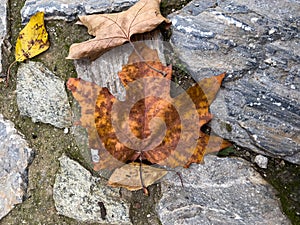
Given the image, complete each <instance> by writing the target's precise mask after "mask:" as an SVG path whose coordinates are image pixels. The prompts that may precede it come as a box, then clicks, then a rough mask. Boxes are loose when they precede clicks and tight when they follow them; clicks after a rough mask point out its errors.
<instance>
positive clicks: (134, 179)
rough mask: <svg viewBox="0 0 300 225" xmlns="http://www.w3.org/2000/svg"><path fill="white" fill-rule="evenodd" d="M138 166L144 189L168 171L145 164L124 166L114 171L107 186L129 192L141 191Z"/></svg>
mask: <svg viewBox="0 0 300 225" xmlns="http://www.w3.org/2000/svg"><path fill="white" fill-rule="evenodd" d="M140 166H142V167H141V172H142V174H143V182H144V185H145V187H148V186H150V185H151V184H153V183H155V182H156V181H158V180H159V179H161V178H162V177H163V176H165V175H166V174H167V173H168V171H166V170H164V169H160V168H156V167H153V166H148V165H145V164H142V165H140V164H139V163H129V164H125V165H123V166H122V167H120V168H117V169H115V171H114V172H113V174H112V175H111V176H110V178H109V180H108V185H110V186H112V187H124V188H126V189H128V190H130V191H136V190H139V189H142V188H143V186H142V183H141V179H140Z"/></svg>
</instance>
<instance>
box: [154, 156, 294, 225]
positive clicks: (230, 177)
mask: <svg viewBox="0 0 300 225" xmlns="http://www.w3.org/2000/svg"><path fill="white" fill-rule="evenodd" d="M179 172H180V173H181V176H182V179H183V184H184V187H182V186H181V182H180V179H179V177H178V175H177V174H176V173H169V174H168V175H167V177H166V179H164V180H163V181H162V198H161V200H160V202H159V204H158V206H157V213H158V215H159V217H160V220H161V222H162V224H163V225H173V224H201V225H211V224H232V225H240V224H282V225H283V224H285V225H287V224H291V223H290V221H289V220H288V219H287V218H286V216H285V215H283V214H282V212H281V210H280V204H279V200H278V199H277V198H276V195H275V192H274V190H273V189H272V187H271V186H270V185H269V184H268V183H267V182H266V181H265V180H263V179H262V177H261V176H260V175H259V174H258V173H257V172H256V171H255V170H254V169H253V168H251V164H250V163H248V162H246V161H245V160H242V159H239V158H218V157H216V156H212V155H209V156H207V157H206V158H205V164H204V165H197V164H193V165H192V166H191V167H190V168H189V169H180V170H179Z"/></svg>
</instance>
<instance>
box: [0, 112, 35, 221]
mask: <svg viewBox="0 0 300 225" xmlns="http://www.w3.org/2000/svg"><path fill="white" fill-rule="evenodd" d="M32 159H33V151H32V149H30V148H29V146H28V144H27V142H26V140H24V138H23V136H22V134H20V133H18V131H17V130H16V129H15V128H14V124H13V123H12V122H11V121H9V120H6V119H4V118H3V116H2V114H0V219H1V218H3V217H4V216H5V215H7V214H8V213H9V212H10V211H11V210H12V209H13V208H14V207H15V205H17V204H19V203H22V202H23V197H24V195H25V194H26V190H27V182H28V180H27V179H28V177H27V167H28V165H29V163H31V161H32Z"/></svg>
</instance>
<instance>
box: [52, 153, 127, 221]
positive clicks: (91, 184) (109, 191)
mask: <svg viewBox="0 0 300 225" xmlns="http://www.w3.org/2000/svg"><path fill="white" fill-rule="evenodd" d="M60 165H61V170H60V172H59V173H58V174H57V176H56V180H55V184H54V188H53V198H54V201H55V206H56V209H57V211H58V213H59V214H61V215H64V216H67V217H71V218H74V219H76V220H79V221H84V222H98V223H99V224H102V223H103V224H121V225H122V224H131V222H130V219H129V205H128V203H127V202H126V201H125V200H122V198H121V197H120V194H119V189H118V188H109V187H107V186H106V185H105V184H101V182H100V180H99V179H98V178H95V177H93V176H92V175H91V174H90V172H88V171H87V170H86V169H84V168H83V167H82V166H81V165H80V164H79V163H77V162H75V161H73V160H71V159H69V158H68V157H66V156H62V157H61V158H60ZM101 205H103V206H104V207H105V209H106V213H107V215H106V216H105V218H104V214H103V206H101ZM101 211H102V212H101ZM102 217H103V218H102Z"/></svg>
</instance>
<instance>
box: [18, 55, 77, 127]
mask: <svg viewBox="0 0 300 225" xmlns="http://www.w3.org/2000/svg"><path fill="white" fill-rule="evenodd" d="M17 103H18V107H19V110H20V114H21V115H25V116H29V117H31V119H32V121H33V122H43V123H50V124H52V125H53V126H55V127H58V128H64V127H70V126H71V125H72V115H71V108H70V105H69V101H68V96H67V93H66V91H65V86H64V82H63V81H62V80H61V79H59V78H58V77H56V76H55V75H54V74H53V73H52V72H51V71H49V70H48V69H47V68H46V67H45V66H44V65H43V64H42V63H40V62H32V61H29V62H28V63H22V64H21V65H20V67H19V68H18V72H17Z"/></svg>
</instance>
